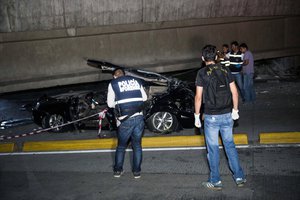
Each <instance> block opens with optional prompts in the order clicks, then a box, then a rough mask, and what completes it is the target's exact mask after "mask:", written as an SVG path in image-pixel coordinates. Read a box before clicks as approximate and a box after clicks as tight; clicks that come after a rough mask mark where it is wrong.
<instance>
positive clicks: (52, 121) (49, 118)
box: [42, 114, 66, 132]
mask: <svg viewBox="0 0 300 200" xmlns="http://www.w3.org/2000/svg"><path fill="white" fill-rule="evenodd" d="M65 121H66V120H65V118H64V117H63V116H62V115H61V114H49V115H46V116H44V117H43V119H42V128H53V127H56V126H58V125H62V124H64V123H65ZM64 130H66V127H65V126H63V127H57V128H55V129H52V130H51V131H52V132H63V131H64Z"/></svg>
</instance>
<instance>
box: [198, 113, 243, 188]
mask: <svg viewBox="0 0 300 200" xmlns="http://www.w3.org/2000/svg"><path fill="white" fill-rule="evenodd" d="M232 128H233V120H232V118H231V113H226V114H221V115H207V114H205V115H204V133H205V141H206V145H207V151H208V154H207V159H208V163H209V169H210V177H209V181H210V182H212V183H216V182H218V181H220V180H221V178H220V173H219V162H220V155H219V140H218V138H219V131H220V133H221V137H222V141H223V145H224V148H225V152H226V155H227V158H228V163H229V167H230V170H231V171H232V173H233V178H234V179H236V178H245V177H244V172H243V170H242V168H241V166H240V163H239V157H238V154H237V151H236V148H235V144H234V141H233V136H232Z"/></svg>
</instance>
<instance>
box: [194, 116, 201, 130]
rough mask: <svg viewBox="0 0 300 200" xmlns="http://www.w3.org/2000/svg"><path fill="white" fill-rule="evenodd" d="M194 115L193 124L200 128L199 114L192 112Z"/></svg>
mask: <svg viewBox="0 0 300 200" xmlns="http://www.w3.org/2000/svg"><path fill="white" fill-rule="evenodd" d="M194 117H195V126H196V127H197V128H200V127H201V121H200V114H196V113H194Z"/></svg>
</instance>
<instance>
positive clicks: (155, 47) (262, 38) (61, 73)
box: [0, 16, 300, 93]
mask: <svg viewBox="0 0 300 200" xmlns="http://www.w3.org/2000/svg"><path fill="white" fill-rule="evenodd" d="M297 22H300V17H299V16H298V17H261V18H260V17H253V18H251V17H242V18H236V17H233V18H226V19H224V18H223V19H220V18H216V19H213V18H212V19H199V20H186V21H180V22H165V23H151V24H148V23H140V24H132V25H122V26H117V25H114V26H105V27H97V28H91V27H89V28H78V29H76V30H75V31H70V30H69V32H71V34H74V35H68V30H59V31H58V30H54V31H47V32H44V31H41V32H32V34H30V33H29V32H25V33H24V34H21V33H11V34H9V33H2V34H0V38H1V40H0V41H2V42H1V43H0V93H4V92H11V91H19V90H26V89H34V88H44V87H50V86H57V85H67V84H74V83H83V82H94V81H99V80H105V79H110V78H111V77H110V75H107V74H102V73H100V72H99V71H97V70H95V69H93V68H91V67H89V66H87V65H86V62H85V60H84V59H83V58H85V57H88V58H96V59H102V60H107V61H110V62H113V63H116V64H120V65H124V64H125V65H127V66H137V67H140V68H146V67H147V68H148V70H152V71H158V72H166V71H172V70H182V69H188V68H192V67H197V66H199V64H198V60H199V57H200V52H201V48H202V47H203V46H204V45H205V44H208V43H211V44H215V45H216V46H218V47H221V45H222V44H223V43H230V42H231V41H233V40H237V41H240V42H246V43H247V44H248V46H249V47H250V50H252V51H253V52H254V54H255V57H256V59H261V58H272V57H281V56H291V55H300V53H299V48H300V39H299V37H298V36H299V35H300V27H298V26H295V23H297ZM69 34H70V33H69ZM199 63H200V60H199Z"/></svg>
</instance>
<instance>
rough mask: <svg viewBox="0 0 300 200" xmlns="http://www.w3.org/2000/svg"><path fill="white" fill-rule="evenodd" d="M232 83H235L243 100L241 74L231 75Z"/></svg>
mask: <svg viewBox="0 0 300 200" xmlns="http://www.w3.org/2000/svg"><path fill="white" fill-rule="evenodd" d="M232 76H233V78H234V81H235V83H236V86H237V88H238V91H240V95H241V97H242V99H244V92H243V77H242V74H241V73H238V74H232Z"/></svg>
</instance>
